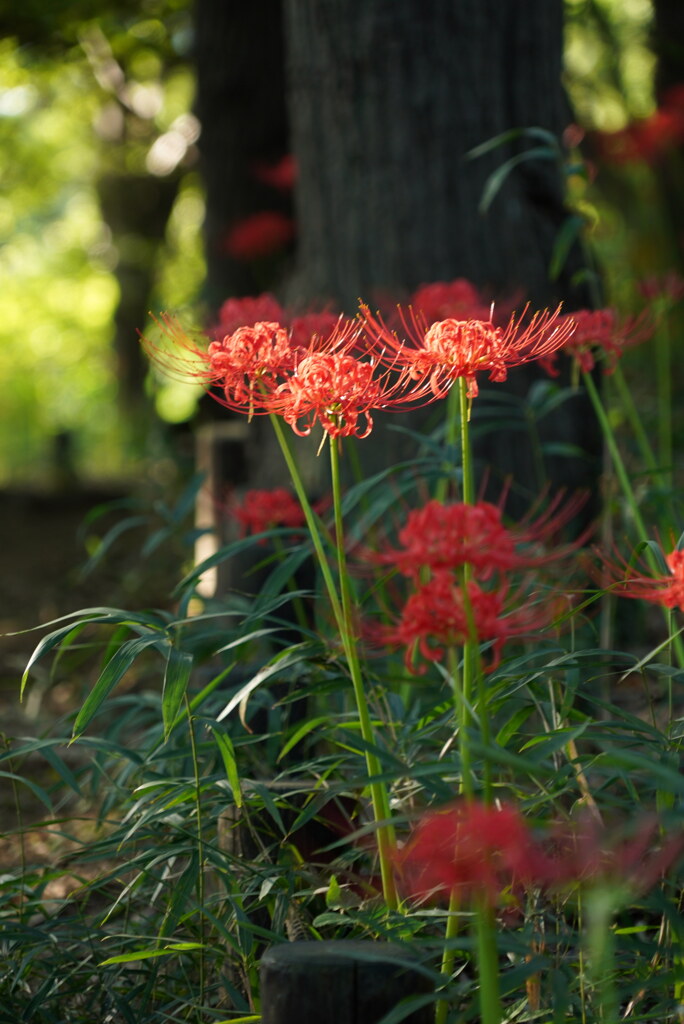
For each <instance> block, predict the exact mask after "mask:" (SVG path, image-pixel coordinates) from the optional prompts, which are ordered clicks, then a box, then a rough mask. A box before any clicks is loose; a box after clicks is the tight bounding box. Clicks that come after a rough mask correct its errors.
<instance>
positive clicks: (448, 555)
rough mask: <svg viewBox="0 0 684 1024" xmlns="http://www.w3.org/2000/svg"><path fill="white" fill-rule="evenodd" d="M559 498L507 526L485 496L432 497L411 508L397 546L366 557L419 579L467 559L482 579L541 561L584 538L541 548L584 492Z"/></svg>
mask: <svg viewBox="0 0 684 1024" xmlns="http://www.w3.org/2000/svg"><path fill="white" fill-rule="evenodd" d="M561 500H562V494H559V495H558V496H557V497H556V499H554V501H552V502H551V503H550V505H549V507H548V508H547V509H546V511H545V512H544V513H542V514H541V515H538V516H537V517H536V518H532V517H531V516H530V517H529V518H528V519H527V520H526V521H524V522H522V523H520V524H519V525H518V526H515V527H511V528H509V527H506V526H505V525H504V523H503V518H502V513H501V508H500V507H498V506H496V505H492V504H491V503H490V502H487V501H478V502H476V503H475V504H474V505H467V504H465V503H463V502H454V503H452V504H443V503H442V502H439V501H435V500H432V501H428V502H427V504H425V505H423V506H422V508H418V509H413V510H412V511H411V512H409V514H408V516H407V519H406V523H405V525H404V526H403V527H402V529H401V530H400V531H399V535H398V540H399V544H400V546H399V547H397V548H388V549H386V550H384V551H382V552H380V553H379V554H369V555H368V556H367V557H369V558H370V559H371V560H372V561H376V562H379V563H380V564H385V565H391V566H395V567H396V568H397V569H398V570H399V572H400V573H402V574H403V575H404V576H408V577H409V578H410V579H412V580H414V581H415V582H416V583H418V582H419V581H420V580H421V579H422V578H423V575H424V571H425V569H429V570H430V571H431V572H438V571H439V570H441V569H457V568H459V567H460V566H462V565H464V564H465V563H468V564H469V565H471V566H472V567H473V569H474V570H475V572H476V573H477V574H478V576H479V577H480V578H481V579H483V580H486V579H488V578H489V577H490V576H491V575H492V573H494V572H507V571H510V570H511V569H520V568H523V567H530V566H533V565H542V564H544V563H545V562H549V561H554V560H558V559H560V558H562V557H564V556H565V555H567V554H568V553H570V552H571V551H574V550H576V548H577V546H578V545H579V544H580V543H582V542H583V541H584V540H585V539H586V537H585V535H583V536H582V537H580V538H578V540H577V541H576V542H575V543H573V544H569V545H564V546H563V547H560V548H556V549H555V550H554V551H551V552H546V551H544V550H543V547H542V545H544V544H546V543H548V542H549V541H553V540H555V537H556V536H557V534H558V531H559V530H561V529H562V528H563V527H564V526H566V525H567V524H568V523H569V522H570V520H571V519H572V518H573V516H575V515H576V514H577V512H578V510H579V508H580V507H581V505H582V503H583V501H584V496H582V495H578V496H577V497H576V498H575V499H573V500H572V501H569V502H567V503H566V505H565V507H562V508H559V505H560V502H561Z"/></svg>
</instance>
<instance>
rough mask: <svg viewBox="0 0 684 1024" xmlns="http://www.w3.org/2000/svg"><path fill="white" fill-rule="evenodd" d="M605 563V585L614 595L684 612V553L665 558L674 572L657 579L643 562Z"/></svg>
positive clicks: (601, 574)
mask: <svg viewBox="0 0 684 1024" xmlns="http://www.w3.org/2000/svg"><path fill="white" fill-rule="evenodd" d="M601 563H602V565H601V570H600V576H601V585H602V586H604V587H610V589H611V591H612V593H614V594H618V595H619V596H620V597H633V598H639V599H641V600H643V601H651V602H653V603H654V604H661V605H663V607H664V608H673V609H674V608H679V610H680V611H683V612H684V550H678V549H676V548H675V550H674V551H671V552H670V553H669V554H668V555H665V563H666V565H667V567H668V569H669V570H670V572H669V574H668V575H663V576H656V575H655V574H654V573H653V572H652V571H651V570H650V568H649V567H648V566H647V565H645V564H644V562H643V559H642V560H641V561H640V563H637V564H635V565H632V564H628V563H627V562H626V561H625V562H622V563H620V562H618V561H616V560H615V559H608V558H605V556H603V555H602V556H601ZM640 566H641V567H642V569H643V571H641V570H640Z"/></svg>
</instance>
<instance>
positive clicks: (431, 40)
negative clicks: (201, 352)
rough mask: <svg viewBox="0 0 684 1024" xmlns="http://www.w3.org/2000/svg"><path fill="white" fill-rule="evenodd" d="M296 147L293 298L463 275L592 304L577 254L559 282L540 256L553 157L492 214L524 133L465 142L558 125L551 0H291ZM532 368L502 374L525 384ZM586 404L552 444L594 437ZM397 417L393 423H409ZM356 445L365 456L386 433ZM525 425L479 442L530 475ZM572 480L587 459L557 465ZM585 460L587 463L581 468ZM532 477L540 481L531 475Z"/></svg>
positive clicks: (402, 290) (562, 123)
mask: <svg viewBox="0 0 684 1024" xmlns="http://www.w3.org/2000/svg"><path fill="white" fill-rule="evenodd" d="M284 9H285V29H286V43H287V71H288V83H289V109H290V121H291V132H292V148H293V152H294V153H295V154H296V159H297V164H298V169H299V176H298V184H297V192H296V209H297V219H298V224H299V247H298V263H297V270H296V273H295V275H294V278H293V280H292V282H291V285H290V288H289V298H290V299H291V300H294V301H296V302H303V301H307V300H313V299H317V300H319V301H320V300H321V298H326V299H330V300H332V301H334V302H337V303H338V304H340V305H341V306H342V308H345V309H347V310H348V311H353V310H354V309H355V308H356V304H357V299H358V297H359V296H362V297H363V298H365V299H366V300H369V301H370V302H371V303H373V301H374V300H376V299H380V298H382V297H386V296H388V295H390V296H393V297H396V298H402V297H403V296H404V295H405V294H406V293H408V292H410V291H411V290H413V289H415V288H416V286H418V285H419V284H421V283H424V282H430V281H439V280H441V281H448V280H451V279H453V278H455V277H460V276H463V277H467V278H469V279H470V280H471V281H472V282H474V283H475V284H477V285H479V286H480V287H485V288H487V289H490V290H491V291H492V292H493V293H494V294H497V295H499V296H505V295H511V294H513V293H515V292H516V291H518V292H520V293H521V294H522V295H523V296H524V297H525V298H527V299H529V300H530V301H531V303H532V304H533V306H535V307H544V306H547V305H551V306H553V305H555V304H556V303H557V302H558V301H559V300H561V299H562V300H565V303H566V308H568V309H572V308H578V307H581V306H585V305H588V296H587V295H586V293H585V292H584V290H583V287H582V286H581V285H577V284H576V283H575V282H574V280H573V277H574V275H575V273H576V271H577V270H578V269H579V268H580V265H581V256H580V253H579V251H578V250H577V249H573V250H572V251H571V253H570V255H569V258H568V260H567V262H566V264H565V267H564V268H563V271H562V273H561V274H560V276H559V277H558V279H557V280H556V281H555V282H553V283H552V282H550V280H549V263H550V259H551V254H552V251H553V247H554V243H555V241H556V239H557V237H558V232H559V230H560V228H561V226H562V225H563V223H564V221H565V219H566V217H567V215H568V213H567V210H566V209H565V206H564V202H563V181H562V175H561V173H560V170H559V168H558V167H557V166H556V165H555V164H554V163H553V162H552V161H549V160H543V159H533V160H528V161H524V162H522V163H520V164H519V165H518V166H517V167H516V169H515V170H514V171H513V172H512V173H511V174H510V175H509V176H508V177H507V179H506V181H505V184H504V186H503V187H502V188H501V191H500V193H499V194H498V195H497V197H496V198H495V199H494V201H493V203H492V204H491V207H490V208H489V210H488V212H487V213H486V215H483V214H481V213H480V212H479V210H478V206H479V203H480V199H481V197H482V192H483V188H484V185H485V182H486V181H487V178H488V177H489V175H490V174H491V173H492V172H493V171H494V170H495V169H496V168H497V167H500V166H501V165H502V164H503V163H504V162H505V161H506V160H508V159H509V158H510V157H512V156H515V155H516V154H517V153H519V152H521V147H529V146H530V145H531V143H530V142H529V141H523V140H520V139H518V140H512V141H510V142H509V143H507V144H506V145H503V146H501V147H500V148H497V149H495V150H494V151H492V152H490V153H488V154H486V155H485V156H482V157H480V158H478V159H475V160H469V159H468V158H467V154H468V152H469V150H470V149H472V148H473V147H476V146H478V145H480V144H481V143H483V142H486V141H487V140H489V139H491V138H493V137H494V136H496V135H498V134H499V133H501V132H505V131H508V130H510V129H512V128H527V127H541V128H544V129H547V130H548V131H550V132H552V133H553V134H554V135H556V136H560V135H561V134H562V132H563V129H564V128H565V127H566V126H567V125H568V123H569V121H570V120H571V118H570V114H569V108H568V105H567V102H566V98H565V95H564V92H563V89H562V86H561V66H562V28H563V5H562V2H561V0H459V2H454V0H285V8H284ZM530 376H531V375H530V372H529V371H517V372H516V374H514V375H513V381H512V385H511V386H512V388H513V389H514V390H516V391H518V392H519V393H524V392H525V390H526V389H527V386H528V383H529V380H530ZM581 410H582V399H581V398H579V397H578V399H577V402H576V403H574V405H572V406H567V407H566V408H565V410H564V412H563V413H562V414H561V415H560V416H559V417H557V418H556V420H555V422H554V424H553V428H552V436H553V438H554V439H555V440H557V441H563V442H566V443H572V444H576V445H578V446H579V447H581V448H582V449H585V450H589V451H591V450H592V449H594V448H595V443H594V440H593V437H592V432H591V430H589V432H587V426H586V425H587V423H590V422H591V419H590V418H588V417H587V416H586V415H583V414H582V411H581ZM402 419H403V418H402ZM380 434H381V431H380V430H378V432H377V434H375V432H374V436H373V437H372V438H371V439H370V440H369V442H364V444H363V446H362V450H363V454H364V455H365V456H366V459H367V463H368V464H369V466H370V468H375V467H376V466H378V465H379V462H378V458H376V457H373V456H374V455H375V456H377V453H378V452H379V451H382V452H383V453H384V457H385V460H386V457H387V445H388V444H389V445H390V451H394V453H395V455H396V456H397V457H400V456H402V455H403V454H404V453H403V452H402V451H401V450H400V441H399V439H398V437H397V435H396V434H392V435H387V436H386V438H385V439H384V440H382V441H380V443H378V442H377V440H376V443H375V444H372V443H370V442H373V441H374V439H375V438H377V437H379V436H380ZM521 451H522V446H521V443H520V435H519V434H516V435H515V436H511V437H510V438H506V437H503V438H502V437H501V434H500V432H497V435H496V447H495V448H493V447H492V446H491V444H490V445H489V447H487V446H486V442H485V443H484V444H483V445H482V447H481V455H482V457H483V459H486V460H487V461H488V462H494V463H495V464H496V465H498V466H499V469H500V472H501V473H502V474H504V475H505V474H506V473H507V472H510V471H511V470H512V469H513V468H515V471H516V477H517V478H518V479H522V478H526V479H528V480H530V479H531V468H530V467H531V457H530V456H529V454H528V455H527V456H525V455H521ZM549 469H550V473H551V476H552V477H554V476H555V477H556V479H557V480H558V479H560V480H563V482H565V483H570V485H575V484H579V483H581V482H582V478H583V476H584V475H585V474H586V473H587V471H588V470H589V467H588V465H587V464H583V463H582V462H578V463H576V464H573V465H572V466H571V465H570V463H569V462H568V460H563V461H562V463H561V462H558V464H557V465H556V466H553V465H552V466H550V467H549ZM589 471H590V472H591V470H589ZM530 487H531V488H532V487H533V485H532V484H530Z"/></svg>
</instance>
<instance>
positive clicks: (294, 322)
mask: <svg viewBox="0 0 684 1024" xmlns="http://www.w3.org/2000/svg"><path fill="white" fill-rule="evenodd" d="M339 319H340V315H339V313H331V312H330V311H329V310H321V311H320V312H310V313H301V314H299V315H298V316H292V317H291V318H290V320H289V323H290V338H291V340H292V344H293V346H294V347H295V348H302V349H304V348H307V347H309V346H310V345H311V343H312V341H313V339H314V338H320V339H325V338H329V337H331V335H333V334H334V331H335V328H336V327H337V324H338V322H339Z"/></svg>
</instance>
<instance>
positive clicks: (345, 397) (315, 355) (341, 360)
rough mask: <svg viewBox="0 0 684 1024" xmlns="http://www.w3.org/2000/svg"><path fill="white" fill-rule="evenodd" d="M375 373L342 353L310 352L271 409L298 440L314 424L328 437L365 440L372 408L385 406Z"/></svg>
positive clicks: (370, 426)
mask: <svg viewBox="0 0 684 1024" xmlns="http://www.w3.org/2000/svg"><path fill="white" fill-rule="evenodd" d="M376 369H377V368H376V366H375V364H373V363H371V362H364V361H362V360H360V359H357V358H356V357H355V356H352V355H349V354H347V353H344V352H312V353H311V354H309V355H306V356H304V358H303V359H301V360H300V361H299V363H298V364H297V367H296V369H295V371H294V373H292V374H290V376H289V377H288V379H287V381H286V382H285V383H284V384H281V385H280V387H279V388H278V390H277V392H276V394H275V395H274V397H273V403H272V406H271V408H272V411H273V412H277V413H279V414H280V415H281V416H282V417H283V419H284V420H285V422H286V423H288V424H289V426H291V427H292V429H293V430H294V432H295V434H298V435H299V436H300V437H306V436H308V435H309V434H310V433H311V430H312V427H313V426H314V424H315V423H316V422H319V423H320V424H321V426H322V427H323V430H324V431H325V432H326V434H328V435H329V436H330V437H349V436H354V437H359V438H363V437H367V436H368V435H369V434H370V432H371V430H372V429H373V418H372V416H371V410H373V409H381V408H384V407H385V404H386V402H389V398H388V396H387V392H386V390H385V388H384V386H383V381H382V378H378V377H377V375H376ZM300 420H303V421H304V422H303V424H300V422H299V421H300Z"/></svg>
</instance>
